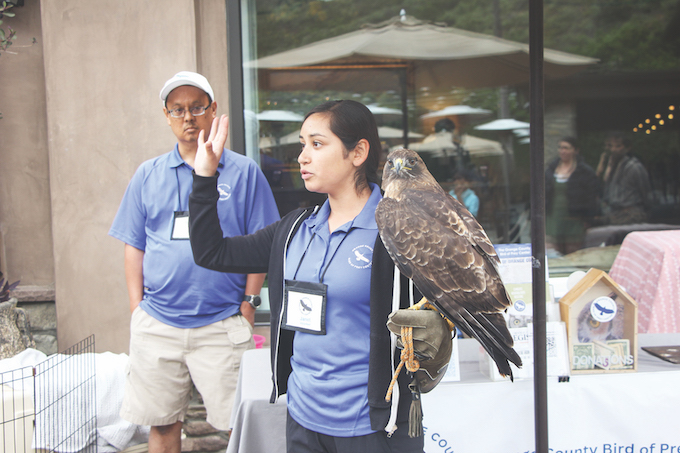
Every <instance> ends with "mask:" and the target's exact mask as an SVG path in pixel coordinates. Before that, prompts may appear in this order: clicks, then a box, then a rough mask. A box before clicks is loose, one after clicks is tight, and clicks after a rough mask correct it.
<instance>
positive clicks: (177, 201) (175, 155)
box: [109, 72, 279, 453]
mask: <svg viewBox="0 0 680 453" xmlns="http://www.w3.org/2000/svg"><path fill="white" fill-rule="evenodd" d="M160 97H161V100H162V101H163V113H164V114H165V117H166V118H167V121H168V125H169V126H170V128H171V129H172V131H173V133H174V134H175V136H176V137H177V144H176V145H175V147H174V149H173V150H172V151H170V152H169V153H167V154H163V155H161V156H159V157H156V158H154V159H151V160H148V161H146V162H144V163H143V164H142V165H141V166H140V167H139V168H138V169H137V171H136V173H135V175H134V176H133V177H132V180H131V181H130V184H129V185H128V188H127V190H126V192H125V195H124V197H123V201H122V202H121V205H120V208H119V209H118V214H117V215H116V218H115V220H114V221H113V225H112V226H111V230H110V231H109V234H110V235H111V236H113V237H115V238H117V239H119V240H121V241H123V242H124V243H125V277H126V282H127V288H128V294H129V298H130V310H131V311H132V319H131V322H130V331H131V336H130V361H129V372H128V375H127V381H126V384H125V396H124V400H123V405H122V409H121V417H123V418H124V419H126V420H128V421H130V422H132V423H136V424H139V425H149V426H151V432H150V435H149V451H150V452H151V453H156V452H174V453H179V452H180V450H181V440H180V439H181V430H182V422H183V420H184V415H185V413H186V410H187V408H188V404H189V400H190V393H191V389H192V381H193V383H194V384H195V385H196V388H197V389H198V391H199V392H200V393H201V395H202V397H203V402H204V404H205V407H206V410H207V413H208V418H207V420H208V422H209V423H210V424H211V425H213V426H214V427H215V428H217V429H220V430H228V429H229V422H230V418H231V410H232V406H233V397H234V390H235V388H236V382H237V380H238V368H239V364H240V360H241V356H242V355H243V352H244V351H246V350H247V349H250V348H252V347H254V342H253V339H252V328H253V325H254V317H255V309H256V308H257V306H258V305H259V294H260V289H261V287H262V283H263V281H264V277H265V275H264V274H248V275H244V274H227V273H222V272H216V271H211V270H207V269H204V268H202V267H199V266H197V265H196V264H195V263H194V259H193V255H192V251H191V245H190V243H189V240H188V239H189V228H188V203H189V194H190V192H191V187H192V172H193V165H194V157H195V155H196V149H197V147H198V142H197V140H198V136H199V133H200V132H201V131H204V134H205V136H206V137H207V136H208V134H209V133H210V128H211V125H212V121H213V119H214V118H215V116H216V109H217V103H216V102H215V97H214V94H213V90H212V88H211V87H210V84H209V83H208V80H207V79H206V78H205V77H203V76H202V75H200V74H196V73H194V72H179V73H177V74H175V76H173V77H172V78H171V79H170V80H168V81H167V82H166V83H165V85H164V86H163V89H162V90H161V93H160ZM218 187H219V193H220V198H219V201H218V213H219V216H220V223H221V226H222V230H223V231H224V234H226V235H230V236H236V235H243V234H248V233H252V232H254V231H257V230H259V229H261V228H263V227H265V226H267V225H269V224H270V223H273V222H274V221H276V220H278V219H279V215H278V210H277V207H276V203H275V201H274V197H273V195H272V192H271V189H270V188H269V185H268V183H267V180H266V178H265V177H264V175H263V173H262V171H260V169H259V167H258V166H257V164H256V163H255V162H254V161H253V160H252V159H249V158H247V157H245V156H243V155H241V154H238V153H235V152H233V151H229V150H225V151H224V155H223V156H222V159H221V161H220V164H219V178H218Z"/></svg>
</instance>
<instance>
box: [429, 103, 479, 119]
mask: <svg viewBox="0 0 680 453" xmlns="http://www.w3.org/2000/svg"><path fill="white" fill-rule="evenodd" d="M488 113H491V110H486V109H479V108H476V107H470V106H469V105H449V106H448V107H444V108H443V109H441V110H437V111H435V112H430V113H426V114H425V115H421V117H420V118H421V119H423V120H426V119H430V118H440V117H446V116H461V115H486V114H488Z"/></svg>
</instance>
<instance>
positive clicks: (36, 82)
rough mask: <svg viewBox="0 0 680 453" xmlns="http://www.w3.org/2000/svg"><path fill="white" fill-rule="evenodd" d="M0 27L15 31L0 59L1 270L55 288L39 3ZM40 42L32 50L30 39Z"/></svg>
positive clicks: (32, 3)
mask: <svg viewBox="0 0 680 453" xmlns="http://www.w3.org/2000/svg"><path fill="white" fill-rule="evenodd" d="M15 12H16V13H17V14H16V17H15V18H4V19H3V22H4V23H3V27H7V26H10V27H12V28H13V29H15V30H16V31H17V38H16V40H15V42H14V45H12V46H10V47H9V49H8V50H9V52H2V55H0V112H2V116H3V119H0V266H1V269H2V272H4V273H5V274H6V275H7V277H8V279H9V280H10V281H15V280H21V282H22V284H27V285H48V286H49V285H51V284H53V283H54V265H53V261H54V260H53V256H52V231H51V227H50V186H49V174H48V172H49V166H48V155H47V120H46V118H47V117H46V102H45V78H44V71H43V45H42V38H41V33H40V4H39V2H38V0H27V1H26V6H25V7H23V8H17V9H16V11H15ZM33 37H35V38H36V39H37V40H38V43H37V44H34V45H31V42H32V38H33Z"/></svg>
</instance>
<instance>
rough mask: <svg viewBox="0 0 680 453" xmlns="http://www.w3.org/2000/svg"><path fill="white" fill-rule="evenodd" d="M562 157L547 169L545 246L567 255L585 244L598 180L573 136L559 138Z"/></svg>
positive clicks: (595, 198) (559, 150)
mask: <svg viewBox="0 0 680 453" xmlns="http://www.w3.org/2000/svg"><path fill="white" fill-rule="evenodd" d="M558 152H559V157H557V158H555V159H554V160H553V161H552V162H550V164H549V165H548V167H547V169H546V171H545V202H546V248H548V249H549V248H553V249H555V250H557V251H558V252H559V253H561V254H563V255H566V254H569V253H572V252H575V251H576V250H579V249H580V248H581V247H582V246H583V239H584V238H585V231H586V229H587V228H588V227H589V226H590V223H591V221H592V218H593V217H594V216H595V215H597V211H598V194H599V182H598V179H597V176H596V175H595V171H594V170H593V169H592V168H591V167H590V166H589V165H588V164H586V163H585V162H584V161H583V158H582V157H581V156H580V155H579V149H578V144H577V142H576V139H574V138H573V137H565V138H563V139H562V140H560V141H559V149H558Z"/></svg>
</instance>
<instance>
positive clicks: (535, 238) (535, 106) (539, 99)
mask: <svg viewBox="0 0 680 453" xmlns="http://www.w3.org/2000/svg"><path fill="white" fill-rule="evenodd" d="M529 64H530V66H529V70H530V83H531V88H530V89H531V101H530V102H531V104H530V117H531V120H530V123H531V128H530V155H531V159H530V160H531V169H530V171H531V253H532V279H531V282H532V283H531V285H532V295H533V299H532V300H533V301H534V303H533V304H532V305H533V310H534V312H533V325H534V418H535V421H534V429H535V436H536V453H548V373H547V363H546V362H547V358H546V350H547V348H546V306H545V300H546V293H545V286H546V285H545V277H546V275H545V179H544V176H543V173H544V168H543V166H544V159H545V156H544V152H543V147H544V143H543V120H544V115H543V114H544V98H543V94H544V91H543V0H529Z"/></svg>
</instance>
